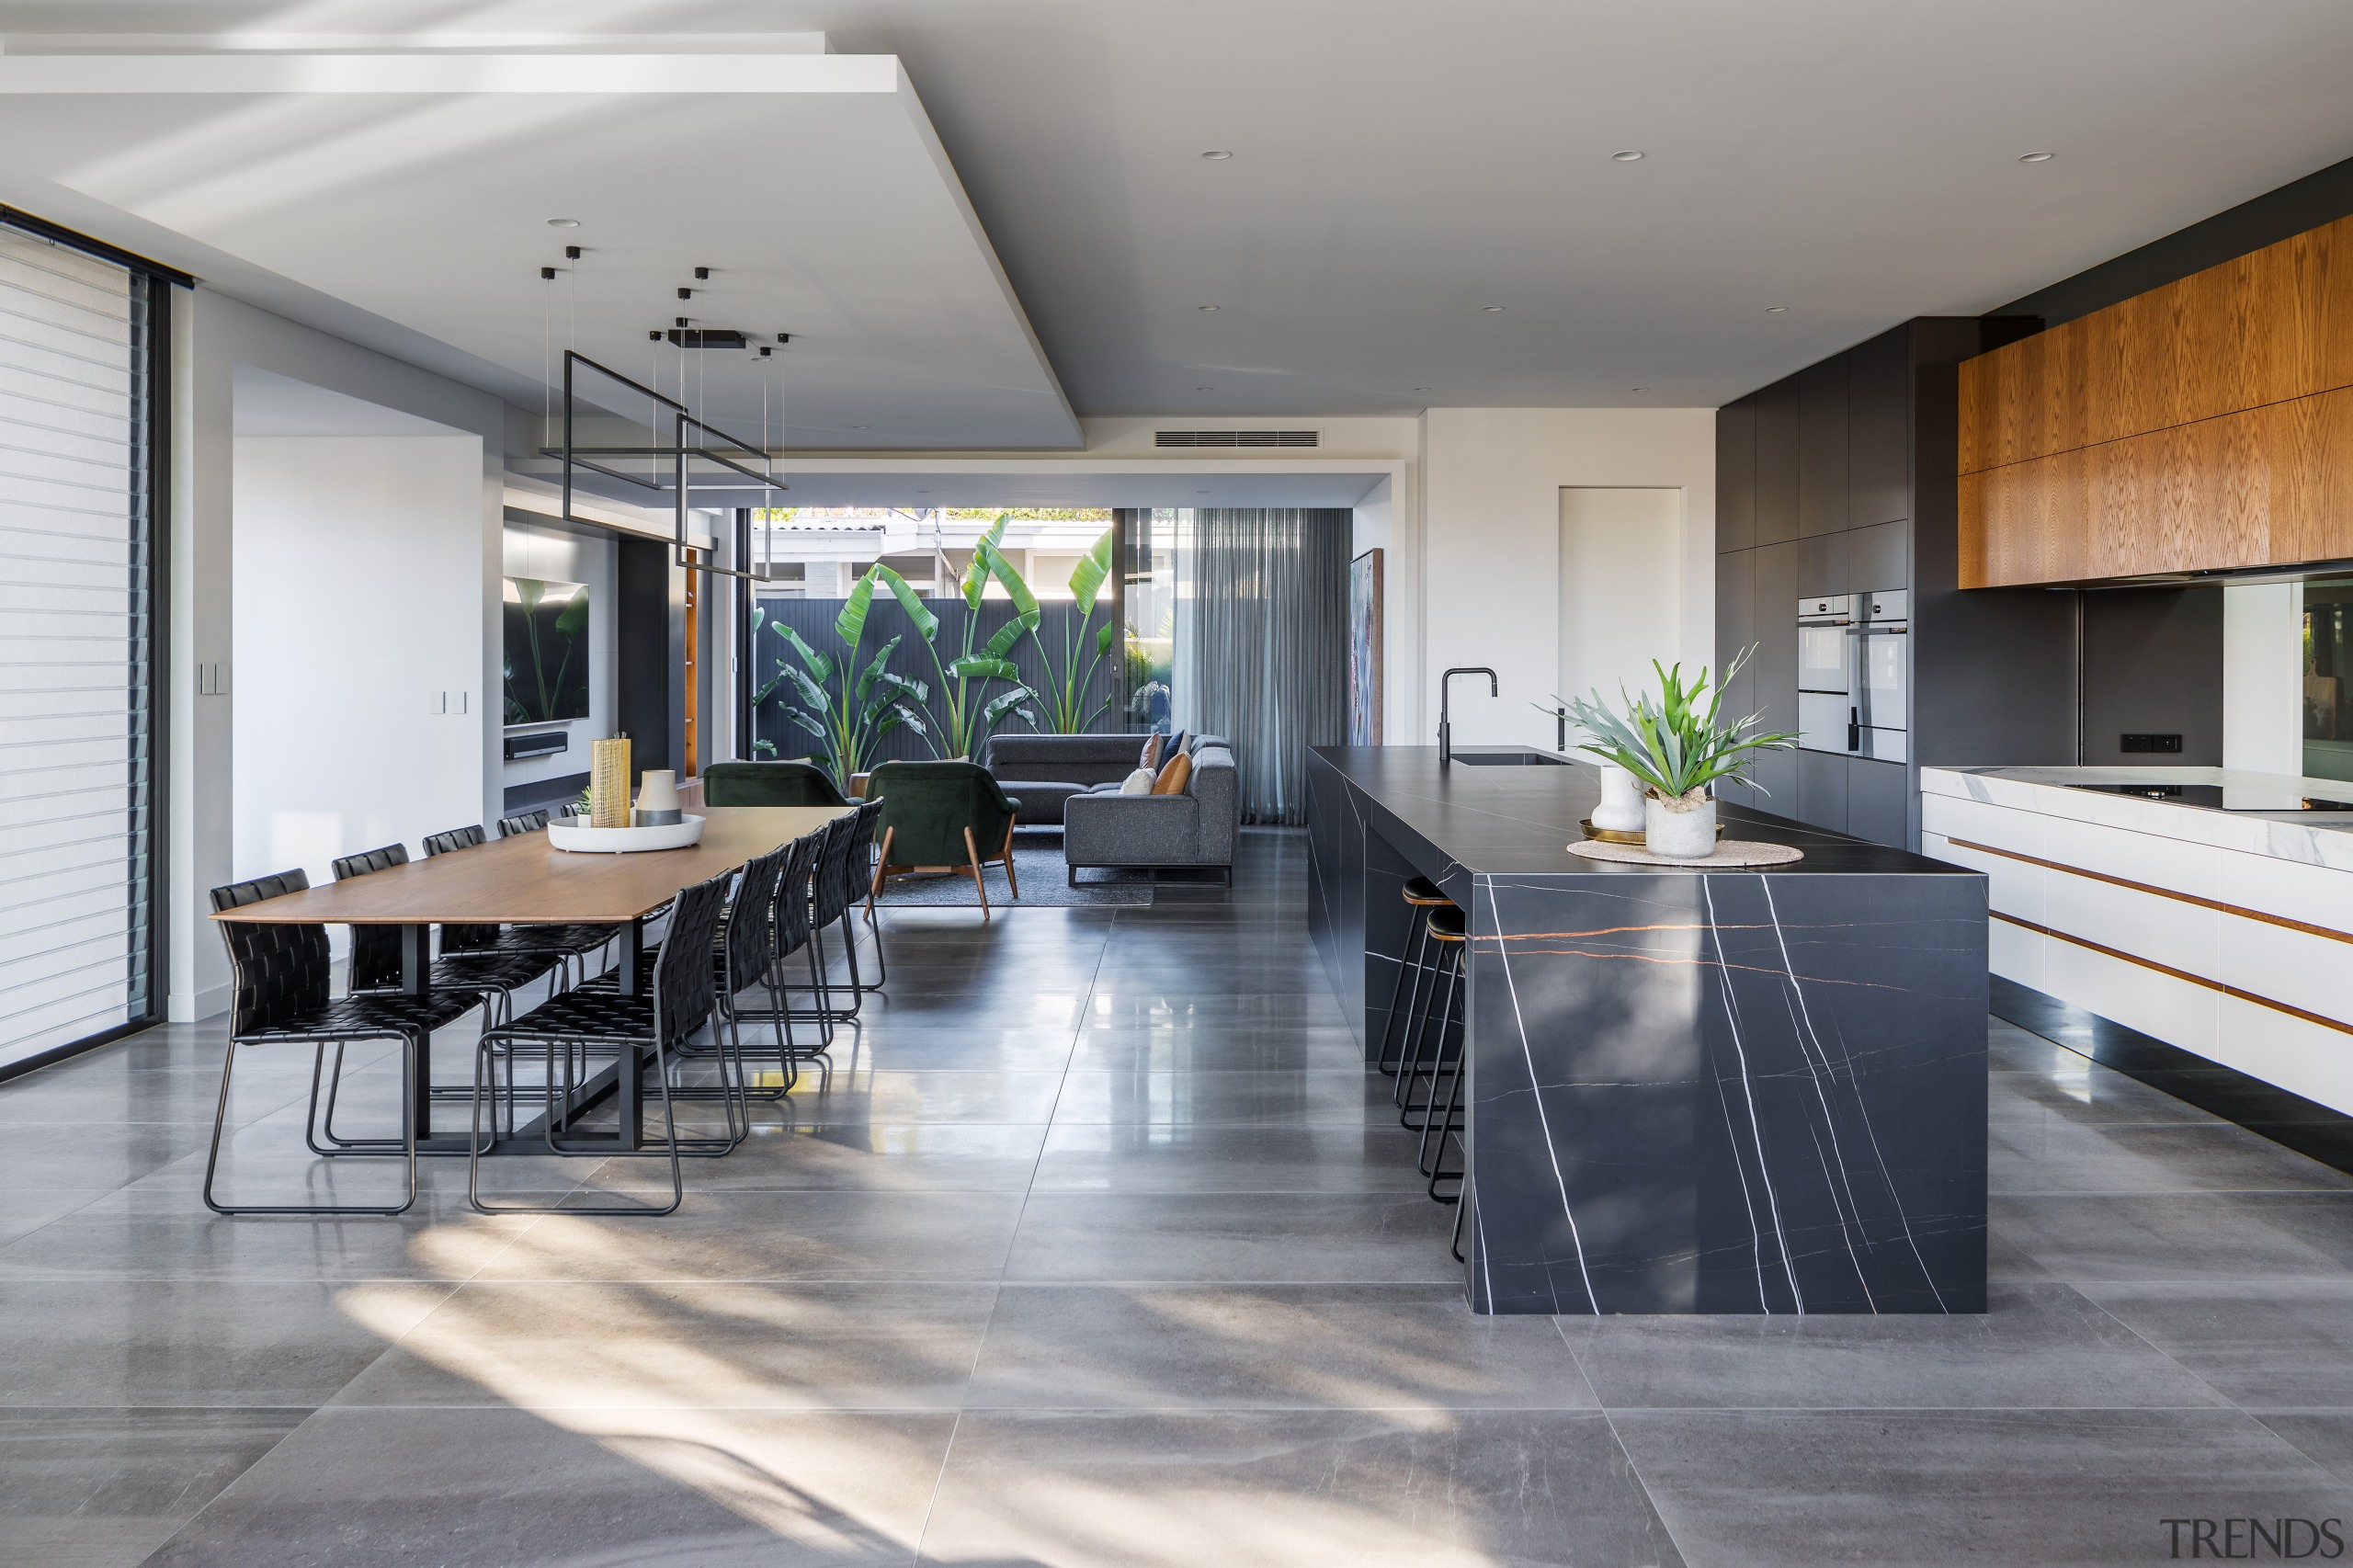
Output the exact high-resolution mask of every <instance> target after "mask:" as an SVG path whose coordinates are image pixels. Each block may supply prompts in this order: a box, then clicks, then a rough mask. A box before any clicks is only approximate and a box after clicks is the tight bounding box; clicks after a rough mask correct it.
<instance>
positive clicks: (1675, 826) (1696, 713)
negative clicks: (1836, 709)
mask: <svg viewBox="0 0 2353 1568" xmlns="http://www.w3.org/2000/svg"><path fill="white" fill-rule="evenodd" d="M1754 653H1756V644H1755V643H1751V644H1750V645H1749V646H1748V647H1747V648H1746V649H1745V650H1743V651H1742V653H1741V654H1740V656H1739V657H1738V658H1736V659H1734V660H1733V662H1732V665H1731V666H1730V667H1729V668H1727V669H1726V670H1725V671H1724V683H1729V682H1730V681H1731V680H1732V678H1733V676H1736V675H1738V674H1739V673H1740V669H1741V666H1742V665H1745V664H1746V663H1747V662H1748V660H1749V658H1750V656H1751V655H1753V654H1754ZM1651 668H1652V669H1654V670H1656V671H1658V680H1659V689H1658V694H1657V697H1656V699H1653V697H1652V694H1651V693H1649V692H1644V693H1643V695H1642V696H1641V697H1639V698H1636V697H1631V696H1628V695H1627V693H1626V689H1625V687H1622V686H1621V687H1619V688H1618V694H1619V696H1620V697H1621V698H1623V699H1625V704H1626V710H1625V712H1624V713H1622V714H1621V713H1618V712H1614V711H1612V710H1610V709H1609V708H1608V707H1607V706H1605V705H1604V704H1603V702H1602V700H1601V693H1600V692H1599V691H1598V690H1597V691H1595V692H1594V693H1593V694H1592V695H1591V696H1590V697H1588V698H1580V699H1576V700H1574V701H1572V702H1569V703H1567V704H1565V706H1566V707H1567V709H1568V710H1569V716H1570V717H1571V718H1572V719H1574V720H1575V721H1576V722H1577V723H1578V724H1580V725H1582V726H1583V727H1584V729H1585V731H1586V734H1587V735H1589V736H1590V737H1591V738H1590V739H1589V740H1587V741H1586V743H1585V744H1582V745H1580V746H1579V747H1578V748H1577V749H1578V750H1579V751H1584V752H1589V753H1591V754H1592V755H1593V756H1597V757H1599V758H1601V759H1602V760H1603V761H1605V762H1612V763H1615V764H1617V765H1618V766H1619V767H1622V768H1624V769H1625V770H1626V771H1627V772H1629V773H1631V774H1632V775H1633V776H1634V778H1635V779H1636V780H1637V781H1638V782H1639V783H1641V785H1642V786H1643V797H1644V798H1643V847H1644V848H1646V849H1648V850H1649V851H1650V852H1651V853H1652V854H1654V855H1661V856H1665V857H1667V858H1671V859H1677V860H1701V859H1705V858H1707V857H1708V856H1709V855H1711V854H1712V853H1713V852H1714V850H1715V847H1716V801H1715V797H1714V795H1713V794H1712V793H1711V786H1712V785H1713V784H1714V783H1715V782H1716V781H1717V780H1718V779H1720V778H1739V779H1741V780H1742V781H1743V782H1745V783H1748V784H1750V785H1752V786H1754V787H1756V788H1757V789H1762V788H1763V786H1761V785H1757V784H1756V780H1754V779H1751V778H1748V777H1747V775H1746V768H1747V767H1748V764H1749V763H1750V762H1751V761H1752V760H1754V758H1755V756H1756V753H1758V752H1760V751H1787V750H1789V749H1790V748H1791V747H1792V746H1794V745H1796V744H1797V739H1798V738H1797V736H1795V735H1793V734H1786V733H1779V732H1766V731H1760V730H1758V729H1757V728H1756V725H1757V724H1758V722H1760V717H1761V716H1760V715H1758V714H1755V713H1751V714H1750V715H1749V716H1748V717H1747V718H1745V719H1742V720H1740V721H1738V722H1734V723H1730V724H1727V723H1724V722H1722V721H1721V720H1720V719H1719V718H1718V710H1719V708H1720V707H1721V705H1722V701H1723V690H1722V683H1720V684H1719V685H1718V686H1717V687H1716V688H1715V689H1713V690H1711V689H1710V687H1709V685H1708V672H1707V669H1706V667H1705V666H1704V665H1703V666H1702V667H1701V668H1700V670H1699V676H1698V677H1697V678H1696V679H1694V680H1692V681H1691V682H1690V683H1689V684H1688V685H1686V684H1685V683H1684V679H1683V666H1682V665H1676V666H1675V667H1674V668H1673V669H1667V668H1665V667H1663V666H1662V665H1659V664H1658V663H1657V662H1656V661H1655V660H1654V661H1653V662H1652V664H1651Z"/></svg>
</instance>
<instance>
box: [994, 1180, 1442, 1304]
mask: <svg viewBox="0 0 2353 1568" xmlns="http://www.w3.org/2000/svg"><path fill="white" fill-rule="evenodd" d="M1453 1224H1454V1221H1453V1211H1452V1210H1448V1209H1441V1208H1438V1206H1437V1205H1435V1204H1433V1203H1431V1202H1430V1201H1429V1199H1427V1198H1425V1197H1423V1196H1422V1195H1421V1194H1419V1193H1418V1192H1415V1193H1399V1194H1393V1195H1392V1194H1388V1193H1347V1194H1341V1193H1303V1194H1302V1193H1263V1192H1250V1193H1200V1194H1187V1195H1184V1196H1175V1195H1169V1194H1163V1193H1063V1192H1054V1193H1048V1192H1040V1193H1037V1194H1035V1195H1033V1196H1032V1197H1031V1198H1030V1199H1029V1207H1028V1208H1027V1209H1026V1210H1024V1211H1023V1213H1022V1216H1021V1230H1020V1233H1019V1234H1018V1235H1017V1236H1016V1237H1015V1238H1014V1244H1013V1256H1012V1258H1011V1260H1010V1261H1009V1262H1008V1264H1007V1265H1006V1278H1008V1279H1027V1280H1123V1281H1124V1280H1151V1281H1166V1282H1172V1283H1200V1284H1227V1283H1234V1284H1310V1283H1347V1284H1382V1285H1420V1284H1457V1285H1459V1284H1460V1282H1461V1278H1462V1267H1461V1265H1460V1264H1458V1263H1456V1262H1455V1261H1454V1259H1453V1258H1452V1257H1451V1256H1448V1252H1447V1243H1448V1236H1449V1233H1450V1232H1451V1231H1452V1229H1453Z"/></svg>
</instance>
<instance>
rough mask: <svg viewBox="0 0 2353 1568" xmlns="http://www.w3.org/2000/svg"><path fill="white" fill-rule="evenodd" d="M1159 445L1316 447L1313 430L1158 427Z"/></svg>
mask: <svg viewBox="0 0 2353 1568" xmlns="http://www.w3.org/2000/svg"><path fill="white" fill-rule="evenodd" d="M1152 444H1153V445H1154V446H1155V447H1312V446H1314V445H1315V444H1316V433H1315V432H1314V431H1313V430H1155V431H1154V432H1153V433H1152Z"/></svg>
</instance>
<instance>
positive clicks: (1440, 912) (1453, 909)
mask: <svg viewBox="0 0 2353 1568" xmlns="http://www.w3.org/2000/svg"><path fill="white" fill-rule="evenodd" d="M1426 924H1427V928H1428V931H1429V939H1430V940H1431V941H1433V942H1435V943H1437V944H1438V963H1437V966H1436V971H1435V972H1434V973H1433V974H1432V975H1431V977H1430V989H1429V994H1428V996H1427V997H1424V998H1420V1006H1419V1008H1418V1010H1417V1011H1416V1012H1415V1017H1414V1018H1413V1021H1412V1025H1411V1028H1412V1030H1413V1035H1412V1052H1413V1053H1412V1054H1411V1055H1410V1056H1407V1057H1405V1058H1404V1059H1403V1060H1402V1061H1400V1062H1399V1063H1398V1066H1397V1091H1396V1093H1395V1094H1394V1095H1393V1096H1392V1103H1394V1104H1395V1105H1396V1106H1397V1107H1398V1108H1399V1115H1398V1118H1397V1120H1398V1124H1399V1125H1400V1126H1402V1127H1404V1129H1405V1130H1406V1131H1409V1132H1419V1133H1421V1134H1422V1135H1423V1136H1422V1153H1421V1154H1420V1156H1419V1157H1418V1159H1417V1161H1416V1165H1417V1166H1418V1167H1419V1168H1420V1169H1421V1172H1422V1174H1423V1175H1424V1176H1427V1175H1429V1169H1428V1165H1429V1133H1428V1129H1429V1126H1430V1124H1431V1121H1432V1119H1434V1118H1435V1117H1436V1116H1437V1114H1438V1075H1439V1074H1440V1073H1441V1072H1443V1071H1444V1070H1445V1068H1446V1066H1447V1064H1448V1062H1449V1056H1448V1053H1447V1052H1448V1047H1449V1045H1452V1044H1453V1043H1454V1042H1453V1039H1452V1037H1453V1033H1454V1021H1455V1005H1456V1003H1457V1001H1458V1000H1459V999H1460V997H1461V991H1462V952H1463V947H1464V942H1463V932H1464V927H1463V923H1462V911H1461V908H1460V907H1458V906H1457V905H1455V904H1452V903H1449V904H1447V905H1445V906H1444V907H1443V908H1439V909H1433V910H1431V911H1430V912H1429V915H1428V919H1427V922H1426ZM1441 988H1442V989H1443V990H1444V991H1445V992H1446V1004H1445V1006H1443V1007H1440V1008H1438V1040H1437V1043H1436V1045H1435V1046H1432V1045H1431V1044H1430V1013H1431V1010H1432V1008H1433V1006H1436V1004H1437V1003H1438V992H1439V990H1440V989H1441ZM1451 1060H1452V1061H1453V1062H1455V1064H1456V1067H1457V1075H1458V1076H1459V1075H1460V1064H1461V1048H1460V1047H1459V1046H1457V1047H1456V1048H1455V1051H1454V1054H1453V1057H1452V1059H1451ZM1425 1063H1427V1067H1426V1066H1425ZM1426 1073H1427V1077H1428V1079H1429V1093H1428V1094H1427V1095H1425V1096H1422V1097H1421V1099H1420V1101H1419V1103H1418V1104H1417V1103H1416V1102H1415V1085H1417V1084H1419V1083H1420V1082H1421V1081H1422V1079H1423V1077H1424V1075H1425V1074H1426ZM1416 1116H1418V1117H1419V1119H1418V1120H1416V1119H1415V1118H1416Z"/></svg>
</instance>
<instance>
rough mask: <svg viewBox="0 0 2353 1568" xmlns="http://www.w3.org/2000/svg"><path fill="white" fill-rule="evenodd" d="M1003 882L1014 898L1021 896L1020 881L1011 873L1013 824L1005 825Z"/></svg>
mask: <svg viewBox="0 0 2353 1568" xmlns="http://www.w3.org/2000/svg"><path fill="white" fill-rule="evenodd" d="M1005 882H1006V886H1007V887H1009V888H1011V889H1012V890H1013V896H1014V897H1016V898H1019V897H1020V896H1021V879H1020V878H1019V877H1017V876H1016V875H1014V872H1013V824H1011V823H1006V824H1005Z"/></svg>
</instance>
